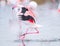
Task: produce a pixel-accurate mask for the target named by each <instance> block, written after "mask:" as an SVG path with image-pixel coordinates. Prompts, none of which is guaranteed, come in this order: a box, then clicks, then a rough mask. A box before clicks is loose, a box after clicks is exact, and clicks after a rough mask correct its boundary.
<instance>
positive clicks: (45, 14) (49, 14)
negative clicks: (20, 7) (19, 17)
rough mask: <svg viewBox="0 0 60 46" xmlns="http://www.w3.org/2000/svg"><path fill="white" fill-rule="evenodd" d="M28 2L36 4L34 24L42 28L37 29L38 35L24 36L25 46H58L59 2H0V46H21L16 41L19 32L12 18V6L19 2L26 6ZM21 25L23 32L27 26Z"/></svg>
mask: <svg viewBox="0 0 60 46" xmlns="http://www.w3.org/2000/svg"><path fill="white" fill-rule="evenodd" d="M30 1H35V2H36V3H37V4H38V6H37V8H36V10H35V13H36V16H37V21H36V22H37V24H40V25H43V27H41V28H39V29H38V30H39V32H40V33H39V34H29V35H26V37H25V40H24V43H25V46H60V0H25V1H23V0H0V46H23V45H22V42H21V41H19V40H18V39H19V37H18V34H19V33H20V31H21V30H20V28H19V25H18V24H17V22H16V17H15V16H13V15H15V13H13V12H12V6H13V5H15V4H19V3H21V2H22V3H24V4H28V3H29V2H30ZM17 2H18V3H17ZM11 19H12V21H11ZM12 22H13V23H12ZM11 23H12V24H11ZM11 25H13V26H12V27H11ZM22 25H23V26H22V27H23V29H22V32H24V30H26V28H27V26H26V25H24V24H23V23H22ZM10 27H11V28H12V30H10Z"/></svg>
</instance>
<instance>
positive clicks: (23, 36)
mask: <svg viewBox="0 0 60 46" xmlns="http://www.w3.org/2000/svg"><path fill="white" fill-rule="evenodd" d="M34 29H35V30H36V32H28V30H29V29H27V31H26V33H24V34H22V35H21V36H20V38H21V39H24V38H25V35H27V34H38V33H39V31H38V30H37V28H34Z"/></svg>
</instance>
